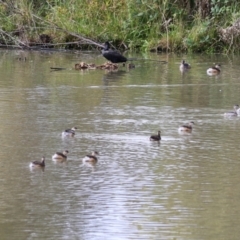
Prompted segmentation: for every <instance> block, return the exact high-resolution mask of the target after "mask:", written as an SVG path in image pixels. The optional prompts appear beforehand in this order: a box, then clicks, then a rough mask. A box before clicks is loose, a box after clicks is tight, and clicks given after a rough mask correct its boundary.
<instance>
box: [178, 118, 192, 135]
mask: <svg viewBox="0 0 240 240" xmlns="http://www.w3.org/2000/svg"><path fill="white" fill-rule="evenodd" d="M193 124H194V122H193V121H191V122H189V123H187V124H184V125H182V126H180V127H179V128H178V131H179V132H189V133H190V132H192V129H193V127H192V126H193Z"/></svg>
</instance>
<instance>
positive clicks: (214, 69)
mask: <svg viewBox="0 0 240 240" xmlns="http://www.w3.org/2000/svg"><path fill="white" fill-rule="evenodd" d="M220 72H221V65H220V64H214V66H213V67H210V68H208V70H207V74H208V75H210V76H212V75H217V74H219V73H220Z"/></svg>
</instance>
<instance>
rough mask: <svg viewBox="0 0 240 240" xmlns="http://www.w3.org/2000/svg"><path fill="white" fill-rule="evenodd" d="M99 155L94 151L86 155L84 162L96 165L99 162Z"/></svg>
mask: <svg viewBox="0 0 240 240" xmlns="http://www.w3.org/2000/svg"><path fill="white" fill-rule="evenodd" d="M98 155H99V153H98V152H97V151H92V154H89V155H86V156H85V157H84V158H83V162H90V163H96V162H97V161H98V159H97V156H98Z"/></svg>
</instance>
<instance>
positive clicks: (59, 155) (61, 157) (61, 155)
mask: <svg viewBox="0 0 240 240" xmlns="http://www.w3.org/2000/svg"><path fill="white" fill-rule="evenodd" d="M68 153H69V152H68V150H65V151H63V152H56V153H55V154H54V155H53V156H52V160H54V161H65V160H67V154H68Z"/></svg>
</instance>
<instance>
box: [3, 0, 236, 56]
mask: <svg viewBox="0 0 240 240" xmlns="http://www.w3.org/2000/svg"><path fill="white" fill-rule="evenodd" d="M239 10H240V3H236V1H231V0H196V1H194V0H189V1H186V0H177V1H171V0H93V1H91V0H68V1H67V0H65V1H64V0H43V1H38V0H32V1H31V0H12V1H10V0H9V1H3V0H2V1H1V0H0V19H1V26H0V44H1V45H2V46H10V45H11V46H15V47H26V48H28V47H32V46H43V45H44V46H47V47H65V48H84V47H91V46H96V45H97V43H102V42H104V41H106V40H111V41H113V44H114V45H116V46H117V47H123V48H127V47H128V48H130V49H138V50H141V51H149V50H153V51H174V52H176V51H179V52H184V51H188V52H189V51H191V52H236V51H238V49H239V45H240V42H239V40H238V35H239V34H240V24H238V21H239V22H240V20H239V19H240V11H239ZM94 43H96V44H94Z"/></svg>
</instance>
